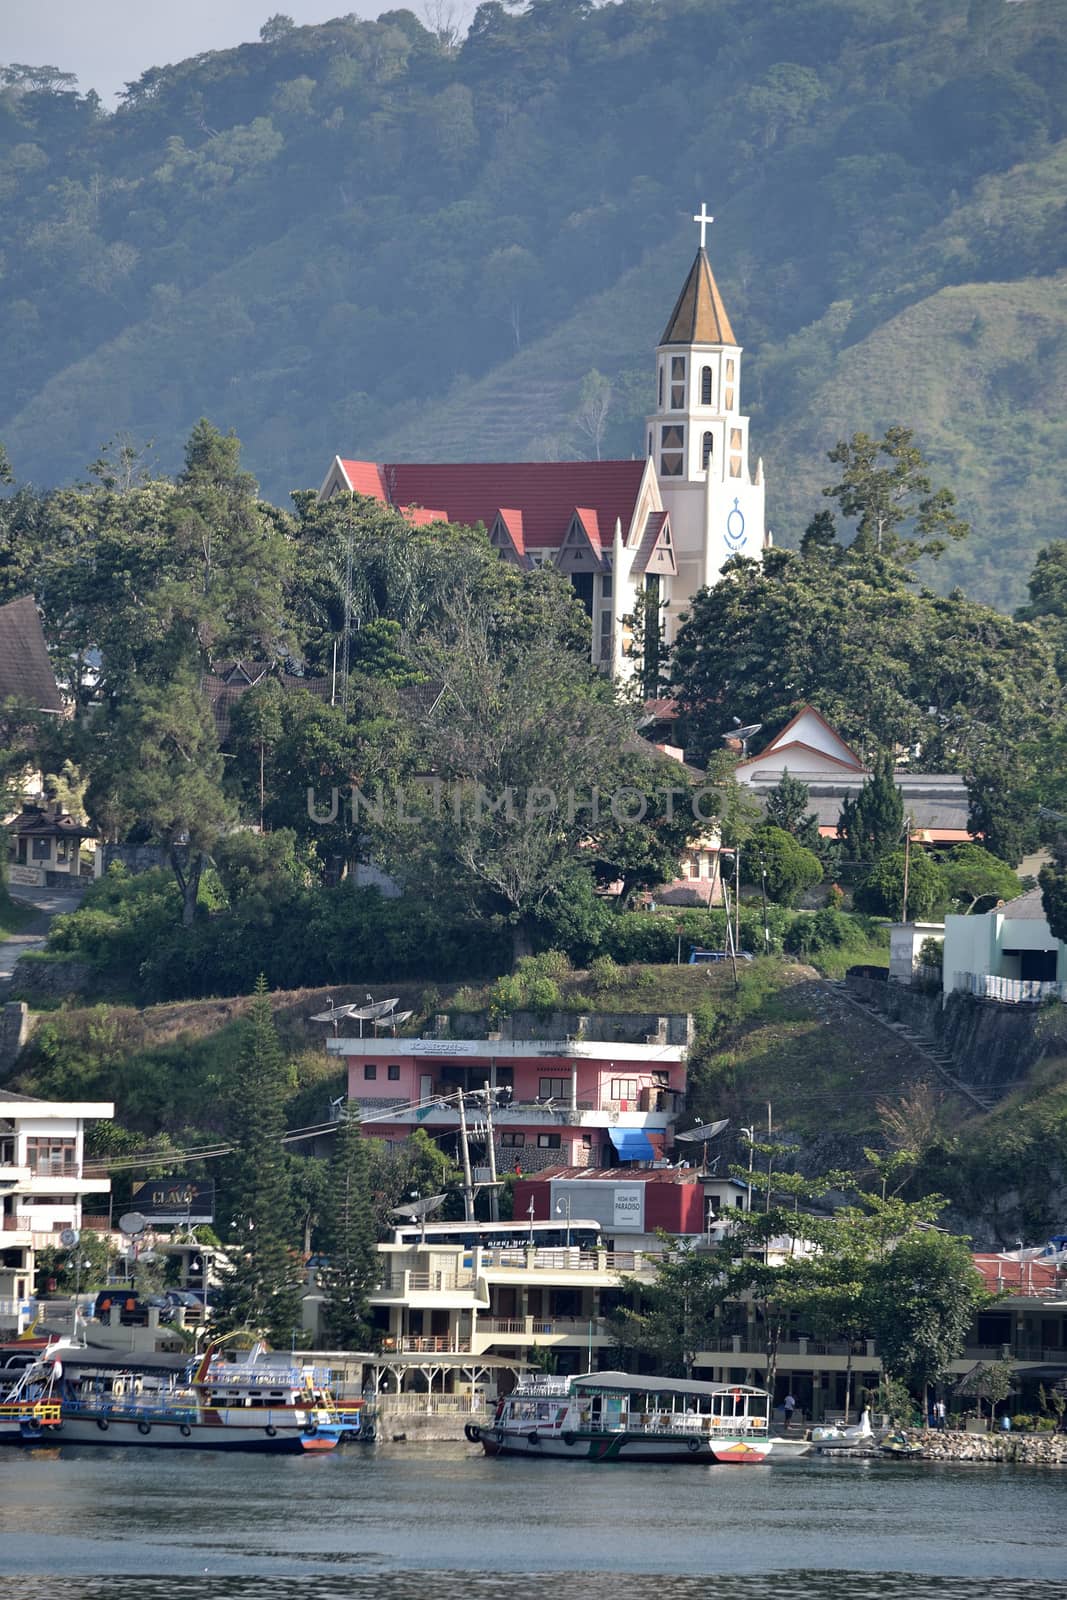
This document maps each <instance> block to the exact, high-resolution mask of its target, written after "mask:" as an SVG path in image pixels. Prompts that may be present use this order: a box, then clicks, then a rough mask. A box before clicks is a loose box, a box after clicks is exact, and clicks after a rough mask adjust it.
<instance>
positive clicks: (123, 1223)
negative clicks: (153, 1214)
mask: <svg viewBox="0 0 1067 1600" xmlns="http://www.w3.org/2000/svg"><path fill="white" fill-rule="evenodd" d="M147 1225H148V1219H147V1217H144V1216H142V1214H141V1212H140V1211H127V1212H124V1214H123V1215H122V1216H121V1217H120V1218H119V1232H120V1233H126V1234H129V1236H130V1238H131V1239H136V1237H137V1235H138V1234H139V1233H143V1232H144V1231H145V1228H146V1227H147Z"/></svg>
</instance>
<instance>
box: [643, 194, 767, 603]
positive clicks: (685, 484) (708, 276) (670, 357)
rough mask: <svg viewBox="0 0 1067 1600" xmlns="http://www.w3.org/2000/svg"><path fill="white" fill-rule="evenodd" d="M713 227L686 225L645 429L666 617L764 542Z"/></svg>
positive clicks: (703, 220)
mask: <svg viewBox="0 0 1067 1600" xmlns="http://www.w3.org/2000/svg"><path fill="white" fill-rule="evenodd" d="M712 220H713V219H712V218H711V217H709V216H708V214H707V208H706V207H705V206H701V209H700V213H699V215H697V216H695V217H694V218H693V221H694V222H697V223H699V224H700V248H699V250H698V251H697V253H696V259H695V260H694V262H693V265H692V267H691V268H690V270H689V276H688V277H687V278H686V280H685V283H684V284H683V286H682V292H681V294H680V295H679V296H678V300H677V302H676V304H675V307H674V310H673V311H672V312H671V315H670V319H669V320H668V323H667V326H666V328H665V329H664V332H663V336H662V338H661V339H660V342H659V344H658V346H657V347H656V409H655V411H654V413H653V414H652V415H651V416H650V417H649V418H648V424H647V430H646V432H647V452H648V454H649V455H650V456H651V458H652V461H653V465H654V468H655V472H656V477H657V480H658V483H659V491H660V495H661V497H662V500H663V506H664V509H665V510H666V511H667V512H668V514H669V516H670V522H671V530H672V533H673V536H674V546H675V556H676V559H677V563H678V577H677V581H676V583H675V585H674V594H675V596H676V597H677V601H678V605H677V606H676V607H674V606H672V610H684V609H685V603H686V601H687V599H688V598H689V597H691V596H692V595H693V594H695V593H696V591H697V590H698V589H700V588H703V587H704V586H705V585H709V584H713V583H715V582H716V581H717V580H718V577H719V574H720V572H721V571H722V567H723V564H724V563H725V562H726V561H727V560H728V559H729V558H730V556H735V555H744V556H756V557H758V556H759V554H760V552H761V551H762V550H763V549H764V547H765V545H766V544H767V543H768V540H767V537H766V533H765V529H764V485H763V463H762V461H759V462H757V465H756V469H755V472H750V470H749V464H748V462H749V456H748V418H747V417H745V416H742V414H741V409H740V407H741V346H740V345H739V344H738V342H737V339H736V337H735V335H734V331H733V328H732V327H731V326H730V319H729V317H728V316H727V314H726V307H725V306H724V305H723V301H722V296H721V294H720V293H719V288H718V285H717V284H716V282H715V278H714V276H713V274H712V270H711V263H710V262H709V260H708V255H707V250H706V249H705V242H706V231H707V227H708V224H709V223H710V222H711V221H712ZM670 620H671V622H672V623H673V619H670ZM669 631H670V633H673V631H674V630H673V626H671V627H670V630H669Z"/></svg>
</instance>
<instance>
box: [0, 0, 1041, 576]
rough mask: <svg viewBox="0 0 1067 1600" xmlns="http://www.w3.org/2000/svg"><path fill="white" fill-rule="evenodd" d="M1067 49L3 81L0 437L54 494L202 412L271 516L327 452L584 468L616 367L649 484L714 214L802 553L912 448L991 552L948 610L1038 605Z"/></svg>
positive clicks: (905, 17)
mask: <svg viewBox="0 0 1067 1600" xmlns="http://www.w3.org/2000/svg"><path fill="white" fill-rule="evenodd" d="M1064 34H1065V30H1064V21H1063V11H1062V8H1061V7H1059V6H1058V5H1056V4H1055V3H1054V0H1032V3H1029V4H1027V5H1025V6H1022V5H1011V4H1007V3H1005V0H922V3H919V0H763V3H761V4H760V5H759V6H757V7H753V6H752V5H751V4H747V3H744V0H622V3H620V4H616V5H607V6H603V7H601V8H599V9H593V8H592V7H591V6H590V5H589V4H586V3H584V0H533V3H532V4H530V5H528V7H527V8H526V9H525V10H523V11H520V12H518V13H515V12H514V11H512V10H505V9H504V7H503V6H501V5H499V4H497V3H494V0H491V3H488V4H485V5H482V6H481V7H480V8H479V10H478V12H477V14H476V16H475V20H474V24H473V27H472V28H471V31H470V34H469V36H468V37H467V39H466V40H465V41H463V42H462V43H460V44H459V45H456V44H455V43H453V42H451V41H449V40H448V39H443V40H442V39H439V38H437V37H436V36H434V35H433V34H432V33H431V32H429V31H428V30H427V29H426V28H425V27H424V26H423V25H422V24H421V23H420V22H419V21H418V20H417V19H416V18H415V16H414V15H413V13H411V12H407V11H395V12H390V13H387V14H386V15H384V16H383V17H382V18H380V19H379V20H378V21H377V22H371V23H362V22H358V21H354V20H352V21H350V20H338V21H335V22H332V23H328V24H326V25H323V26H320V27H312V28H300V29H293V30H291V31H285V30H284V29H282V30H281V31H280V32H279V31H278V30H272V37H271V39H270V42H267V43H259V44H254V45H247V46H243V47H241V48H240V49H237V50H232V51H228V52H225V53H220V54H214V55H206V56H200V57H197V58H194V59H192V60H190V61H186V62H183V63H180V64H178V65H175V66H169V67H165V68H159V69H153V70H152V71H150V72H147V73H145V74H144V76H143V77H142V78H141V79H140V80H139V81H138V82H137V83H135V84H133V85H131V86H130V87H129V90H128V93H127V94H126V96H125V99H124V101H123V103H122V104H121V106H120V108H119V109H118V111H117V112H115V113H114V114H106V113H105V112H104V111H103V110H102V108H101V107H100V105H99V102H98V101H97V99H96V97H95V96H94V95H93V94H92V93H91V92H87V93H85V94H79V93H76V92H74V91H73V90H72V89H70V88H69V87H68V86H66V85H64V84H63V83H61V82H60V83H56V82H54V81H53V82H50V81H49V80H48V77H47V75H38V76H36V77H35V76H33V75H27V73H26V72H25V71H22V70H19V69H8V70H7V72H6V73H2V72H0V82H2V81H3V80H4V79H6V80H7V86H6V87H5V88H2V89H0V204H2V207H3V216H4V226H3V238H2V241H0V280H2V283H3V291H4V293H3V305H2V308H0V317H2V323H0V439H2V440H3V441H4V442H5V444H6V445H7V448H8V452H9V454H10V455H11V458H12V462H13V465H14V467H15V471H16V474H17V476H18V477H19V478H20V479H22V480H23V481H25V480H26V479H32V480H35V481H36V482H38V483H41V484H53V483H57V482H63V481H67V480H69V479H70V478H72V477H74V476H77V475H79V474H80V473H82V472H83V471H84V470H85V468H86V466H87V464H88V463H89V462H90V461H91V460H92V459H93V458H94V457H95V455H96V454H97V453H98V451H99V448H100V446H101V445H102V444H103V443H104V442H105V440H106V439H107V438H108V437H109V436H111V435H114V434H116V433H119V432H123V431H127V432H129V433H130V434H131V435H133V437H134V438H135V439H136V440H138V441H143V442H147V441H149V440H154V441H155V445H156V450H157V453H158V461H159V465H160V466H161V467H162V468H164V469H173V468H174V467H175V466H176V465H177V463H178V462H179V460H180V457H181V447H182V442H183V441H184V439H185V438H186V437H187V436H188V434H189V431H190V429H191V427H192V425H193V424H194V423H195V421H196V419H197V418H198V417H199V416H201V415H202V414H207V415H209V416H211V417H212V419H213V420H214V421H215V422H216V423H218V424H219V425H221V426H224V427H227V428H228V427H233V428H235V429H236V430H237V432H238V433H239V435H240V436H241V438H242V439H243V440H244V442H245V448H246V461H247V464H248V466H249V467H250V468H251V469H252V470H253V471H254V472H255V474H256V475H257V476H258V478H259V479H260V481H261V482H262V484H263V486H264V489H265V490H266V492H267V493H268V494H269V495H270V496H271V497H273V498H274V499H276V500H278V501H284V499H285V497H286V496H287V495H288V493H289V491H290V490H291V489H293V488H297V487H301V486H306V485H308V484H313V483H317V482H318V481H319V479H320V478H321V476H322V474H323V472H324V470H325V466H326V464H327V463H328V460H329V458H330V457H331V456H332V455H333V454H334V453H335V452H337V451H348V452H358V453H360V454H367V455H370V454H378V455H384V456H386V457H390V456H400V455H414V456H418V457H422V458H427V457H431V458H432V457H434V456H442V457H453V458H471V459H477V458H482V459H485V458H492V457H501V456H512V457H514V456H539V455H541V454H543V453H545V452H546V451H547V452H551V453H554V454H563V455H570V454H579V453H588V452H589V450H590V448H591V446H590V441H589V438H588V436H587V435H586V434H585V433H583V432H582V430H581V429H580V427H578V426H577V425H576V422H575V413H576V411H577V410H578V403H579V391H580V389H581V385H582V380H583V378H584V377H585V376H586V375H587V374H588V373H589V372H590V370H591V369H594V368H596V369H598V370H599V371H600V372H603V373H604V374H605V375H606V376H607V377H608V378H609V379H610V380H611V382H612V385H613V390H614V394H613V402H612V410H611V413H610V417H609V427H608V436H607V439H606V441H605V448H606V449H607V450H610V451H611V452H614V453H619V454H629V453H630V452H631V451H632V450H633V449H635V448H639V447H640V438H641V434H640V430H639V428H638V426H637V422H638V419H639V417H640V416H641V414H642V413H643V411H644V410H645V408H646V406H647V404H648V402H649V389H648V385H647V374H648V373H649V372H650V361H649V355H650V348H651V345H652V344H653V343H654V340H655V338H656V336H657V334H658V332H659V329H660V326H661V324H662V322H663V321H664V319H665V316H666V313H667V312H668V310H669V308H670V303H671V301H672V299H673V296H674V294H675V292H676V290H677V287H678V285H679V283H680V281H681V278H682V276H683V274H684V272H685V270H686V267H687V266H688V263H689V259H690V257H691V254H692V251H693V248H694V246H695V242H696V240H695V231H694V230H693V229H692V227H691V225H690V224H689V222H688V218H689V215H690V213H691V212H692V210H693V209H694V207H695V206H697V205H699V203H700V201H701V199H706V200H707V202H708V204H709V206H710V208H711V209H712V210H713V211H714V212H715V214H716V217H717V219H718V220H717V222H716V225H715V227H714V229H713V230H712V238H711V241H710V247H711V253H712V257H713V261H714V263H715V267H716V271H717V274H718V277H719V280H720V284H721V286H722V288H723V292H724V295H725V298H726V301H727V304H728V306H729V308H730V312H731V317H732V320H733V322H734V325H735V327H736V328H737V329H738V330H739V337H741V338H742V340H743V342H744V344H745V347H746V367H745V393H744V400H745V404H746V409H748V410H749V411H750V412H751V413H752V415H753V418H754V424H753V425H754V430H755V432H754V440H755V442H756V448H757V450H758V451H759V452H760V453H762V454H763V455H764V457H765V458H766V461H767V469H768V479H769V485H770V523H771V526H772V527H773V528H774V531H775V535H776V538H777V540H778V541H779V542H781V543H786V544H795V543H797V542H798V540H799V537H800V534H801V532H802V531H803V528H804V525H805V523H806V521H807V519H808V517H809V515H810V513H811V510H812V508H813V506H814V505H815V504H816V503H817V501H818V494H819V490H820V488H821V487H822V484H823V482H824V481H826V480H825V468H824V465H823V460H822V453H823V452H824V451H825V449H826V448H828V447H829V446H830V445H831V444H832V443H833V442H834V441H835V440H836V439H837V438H839V437H842V436H843V435H845V434H847V433H849V432H851V431H853V430H854V429H858V428H867V429H869V430H871V431H874V432H877V431H880V430H881V429H882V428H883V427H884V426H885V425H886V424H887V423H889V422H892V421H897V422H901V423H903V424H905V425H908V426H913V427H914V428H915V429H916V430H917V434H918V440H919V442H920V443H921V444H922V445H923V446H924V447H925V448H926V449H927V450H928V452H929V454H930V455H931V457H932V459H933V461H934V463H935V466H936V468H937V470H938V473H939V474H940V475H941V476H942V477H943V478H945V479H946V480H947V481H949V482H951V483H953V485H954V486H955V487H956V488H957V490H958V492H959V494H960V499H961V504H962V508H963V510H964V512H965V514H967V515H969V516H970V517H971V518H972V520H973V522H974V523H975V536H974V537H973V539H971V540H970V541H968V542H967V543H966V544H964V545H962V546H960V547H958V548H957V549H954V550H953V551H952V552H951V554H950V555H949V556H948V557H946V559H945V560H944V561H943V562H942V564H941V565H942V569H943V571H942V572H941V574H940V575H939V576H938V583H939V585H943V584H945V583H952V582H961V583H963V584H964V586H965V587H967V588H968V590H969V591H971V592H972V593H973V594H974V595H975V596H976V597H980V598H984V599H987V600H990V601H993V602H994V603H997V604H1000V605H1010V604H1014V603H1017V602H1018V601H1019V600H1021V599H1022V598H1023V595H1022V588H1023V581H1024V576H1025V573H1026V571H1027V570H1028V569H1029V566H1030V565H1031V561H1030V557H1031V556H1032V554H1033V552H1034V551H1035V550H1036V548H1037V547H1038V545H1039V544H1041V543H1042V542H1043V541H1045V540H1047V539H1049V538H1051V537H1056V536H1059V535H1061V534H1062V532H1063V526H1062V518H1061V513H1060V506H1061V505H1062V501H1063V493H1064V487H1065V485H1064V467H1063V461H1064V455H1065V452H1064V450H1063V448H1062V446H1063V428H1064V423H1063V418H1062V403H1061V402H1062V395H1063V392H1064V386H1065V377H1067V334H1065V332H1064V317H1063V310H1064V299H1065V295H1067V278H1065V276H1064V270H1063V269H1064V241H1065V237H1067V228H1065V226H1064V224H1065V217H1067V154H1065V149H1067V146H1065V141H1064V126H1065V118H1064V103H1063V101H1064V86H1065V84H1067V40H1065V37H1064ZM274 35H277V36H274ZM63 65H64V63H63V62H62V60H60V62H59V66H61V67H62V66H63ZM85 87H86V88H87V87H88V86H85Z"/></svg>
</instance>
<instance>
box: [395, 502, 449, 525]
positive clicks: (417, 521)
mask: <svg viewBox="0 0 1067 1600" xmlns="http://www.w3.org/2000/svg"><path fill="white" fill-rule="evenodd" d="M400 509H401V511H402V512H403V513H404V515H405V517H407V519H408V521H409V522H410V523H412V524H413V525H414V526H415V527H416V528H428V527H429V526H430V524H431V523H433V522H447V521H448V518H447V517H446V516H445V514H444V512H443V511H428V510H427V509H426V507H425V506H401V507H400Z"/></svg>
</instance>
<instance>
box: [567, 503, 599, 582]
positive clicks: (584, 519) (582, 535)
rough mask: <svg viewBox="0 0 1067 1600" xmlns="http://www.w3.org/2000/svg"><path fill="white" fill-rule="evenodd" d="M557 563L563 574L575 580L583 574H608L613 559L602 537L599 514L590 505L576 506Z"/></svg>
mask: <svg viewBox="0 0 1067 1600" xmlns="http://www.w3.org/2000/svg"><path fill="white" fill-rule="evenodd" d="M555 564H556V566H557V567H558V568H559V570H560V571H561V572H566V573H569V574H570V575H571V577H573V576H574V575H575V574H577V573H583V572H589V573H594V572H607V571H608V570H609V569H610V564H611V563H610V558H609V556H608V553H607V552H605V550H604V546H603V544H602V542H601V538H600V522H599V519H598V517H597V513H596V512H595V511H594V510H592V509H591V508H590V507H588V506H576V507H575V510H574V513H573V515H572V516H571V520H570V522H569V523H568V525H567V532H566V533H565V534H564V536H563V543H562V544H561V545H560V547H559V551H558V553H557V555H556V559H555Z"/></svg>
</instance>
